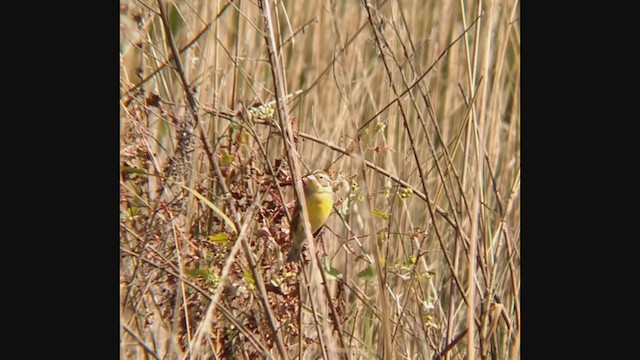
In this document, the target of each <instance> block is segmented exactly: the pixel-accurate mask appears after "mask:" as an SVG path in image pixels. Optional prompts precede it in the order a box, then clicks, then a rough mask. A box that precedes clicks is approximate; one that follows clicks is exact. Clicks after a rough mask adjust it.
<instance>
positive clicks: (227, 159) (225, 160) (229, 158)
mask: <svg viewBox="0 0 640 360" xmlns="http://www.w3.org/2000/svg"><path fill="white" fill-rule="evenodd" d="M235 159H236V158H235V156H233V155H231V154H229V153H228V152H225V153H224V155H222V164H223V165H224V166H229V165H231V164H233V160H235Z"/></svg>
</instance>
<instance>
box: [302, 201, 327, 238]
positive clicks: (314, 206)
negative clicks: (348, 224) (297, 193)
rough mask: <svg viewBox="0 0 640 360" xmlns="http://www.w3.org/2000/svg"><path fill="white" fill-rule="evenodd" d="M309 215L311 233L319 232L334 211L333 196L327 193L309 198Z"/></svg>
mask: <svg viewBox="0 0 640 360" xmlns="http://www.w3.org/2000/svg"><path fill="white" fill-rule="evenodd" d="M305 200H306V201H307V214H308V215H309V223H311V232H312V233H313V232H315V231H316V230H318V229H319V228H320V227H321V226H322V225H323V224H324V222H325V221H327V218H328V217H329V215H330V214H331V210H332V209H333V194H331V193H327V192H321V193H315V194H311V195H309V196H307V198H306V199H305Z"/></svg>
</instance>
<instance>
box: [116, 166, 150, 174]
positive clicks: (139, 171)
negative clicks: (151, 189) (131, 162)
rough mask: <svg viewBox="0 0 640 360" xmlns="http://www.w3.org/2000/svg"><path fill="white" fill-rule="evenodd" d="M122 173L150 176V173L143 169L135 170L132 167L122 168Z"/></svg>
mask: <svg viewBox="0 0 640 360" xmlns="http://www.w3.org/2000/svg"><path fill="white" fill-rule="evenodd" d="M120 172H123V173H134V174H141V175H150V174H149V173H147V172H146V171H144V170H142V169H138V168H134V167H131V166H120Z"/></svg>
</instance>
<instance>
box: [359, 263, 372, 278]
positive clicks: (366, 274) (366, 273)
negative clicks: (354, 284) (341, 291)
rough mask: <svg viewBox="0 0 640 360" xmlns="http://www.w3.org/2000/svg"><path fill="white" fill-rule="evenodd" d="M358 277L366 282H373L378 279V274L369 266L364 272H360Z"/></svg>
mask: <svg viewBox="0 0 640 360" xmlns="http://www.w3.org/2000/svg"><path fill="white" fill-rule="evenodd" d="M357 276H358V277H359V278H364V279H366V280H372V279H373V278H375V277H376V273H375V271H373V267H372V266H371V265H369V266H367V267H366V268H365V269H364V270H362V271H360V272H359V273H358V275H357Z"/></svg>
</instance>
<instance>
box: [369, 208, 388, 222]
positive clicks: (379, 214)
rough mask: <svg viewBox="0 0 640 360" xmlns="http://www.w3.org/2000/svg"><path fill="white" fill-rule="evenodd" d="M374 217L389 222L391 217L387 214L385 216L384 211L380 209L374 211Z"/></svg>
mask: <svg viewBox="0 0 640 360" xmlns="http://www.w3.org/2000/svg"><path fill="white" fill-rule="evenodd" d="M373 215H376V216H378V217H380V218H382V219H383V220H389V216H387V214H385V213H384V211H382V210H380V209H374V210H373Z"/></svg>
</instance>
